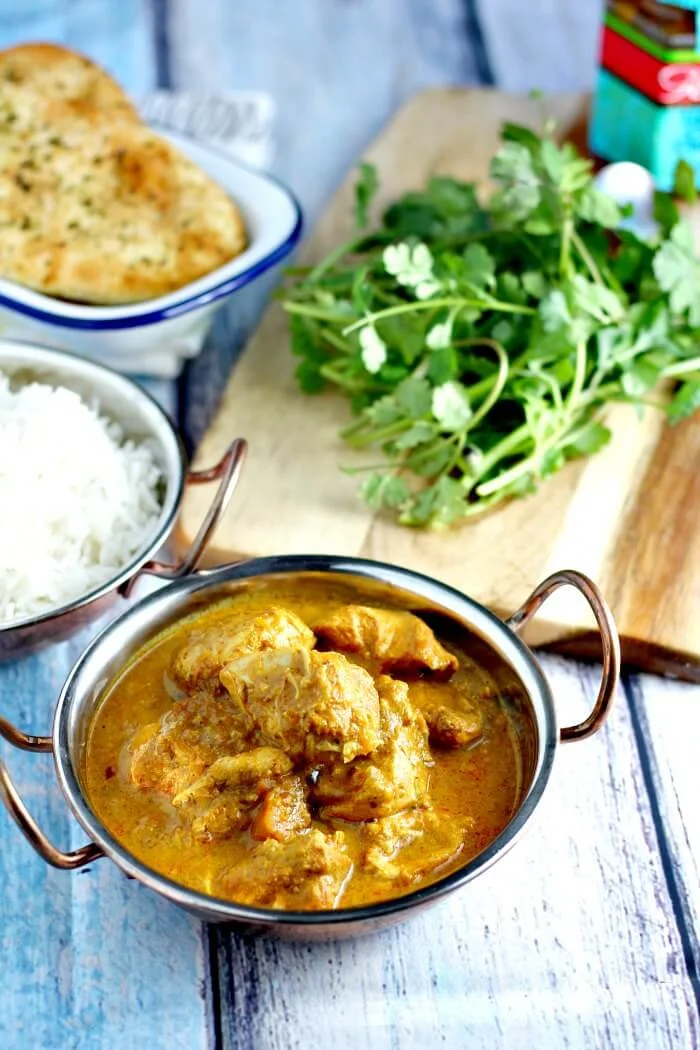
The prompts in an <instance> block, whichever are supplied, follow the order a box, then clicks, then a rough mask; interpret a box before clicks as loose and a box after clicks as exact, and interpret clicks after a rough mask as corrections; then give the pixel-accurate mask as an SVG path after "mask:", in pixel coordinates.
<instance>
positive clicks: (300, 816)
mask: <svg viewBox="0 0 700 1050" xmlns="http://www.w3.org/2000/svg"><path fill="white" fill-rule="evenodd" d="M306 796H307V788H306V786H305V784H304V781H303V780H302V779H301V777H299V776H296V775H294V774H292V775H290V776H286V777H282V779H281V780H280V781H278V783H277V784H275V786H274V787H273V788H271V789H270V791H268V793H267V794H266V795H265V798H264V799H263V800H262V802H261V803H260V807H259V809H258V811H257V813H256V814H255V819H254V820H253V823H252V825H251V828H250V834H251V836H252V838H254V839H258V840H262V839H277V841H278V842H286V841H287V839H290V838H292V837H293V836H294V835H296V833H297V832H298V831H303V830H304V828H308V827H310V826H311V814H310V813H309V807H308V805H307V804H306Z"/></svg>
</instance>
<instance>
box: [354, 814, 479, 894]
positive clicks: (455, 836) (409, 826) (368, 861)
mask: <svg viewBox="0 0 700 1050" xmlns="http://www.w3.org/2000/svg"><path fill="white" fill-rule="evenodd" d="M467 824H469V822H467ZM465 830H466V828H465V826H464V825H462V826H455V825H453V824H449V823H445V819H444V817H440V816H439V815H438V814H437V813H435V811H434V810H433V809H431V808H430V807H429V806H424V807H422V808H420V809H416V808H414V809H407V810H404V812H403V813H395V814H394V815H393V816H391V817H385V818H384V819H383V820H376V821H371V822H370V823H369V824H367V825H365V829H364V836H363V837H364V842H365V851H364V855H363V858H362V863H363V864H364V865H365V866H366V867H368V868H371V869H372V870H373V871H374V872H376V873H377V874H379V875H383V876H384V877H385V878H387V879H390V880H391V881H392V882H393V883H394V885H395V886H397V887H407V886H410V885H411V883H412V882H414V881H415V880H416V879H418V878H422V877H423V876H425V875H429V874H431V873H432V872H435V874H436V875H437V874H439V872H440V869H441V868H443V867H444V866H445V865H446V864H448V863H450V862H451V861H452V860H454V859H455V858H456V857H457V856H459V854H460V853H461V852H462V850H463V848H464V832H465ZM419 839H420V840H421V842H420V846H419V847H416V849H415V850H412V849H411V848H410V847H411V844H412V843H413V842H417V841H418V840H419ZM399 853H400V857H399V858H398V859H396V857H397V854H399Z"/></svg>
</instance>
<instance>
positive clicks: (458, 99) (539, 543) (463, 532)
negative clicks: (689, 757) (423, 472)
mask: <svg viewBox="0 0 700 1050" xmlns="http://www.w3.org/2000/svg"><path fill="white" fill-rule="evenodd" d="M584 105H585V104H584V100H583V98H582V96H579V95H560V96H551V97H550V98H549V99H548V100H547V102H546V109H547V112H548V113H549V114H552V115H554V116H556V117H557V118H558V120H559V122H560V128H561V130H562V133H563V134H566V133H568V132H570V131H571V132H575V130H576V128H577V127H580V123H581V118H582V114H583V111H584ZM541 118H542V104H541V103H539V102H535V101H532V100H530V99H527V98H523V97H522V96H517V95H507V94H504V93H501V92H495V91H485V90H465V89H448V90H435V91H430V92H426V93H423V94H421V95H418V96H416V97H415V98H414V99H413V100H412V101H411V102H409V103H408V104H407V105H406V106H405V107H404V108H403V109H402V110H401V111H400V112H399V114H398V116H397V117H396V118H395V120H394V121H393V122H392V123H391V124H390V125H389V127H388V128H387V130H386V131H384V132H383V133H382V134H381V135H380V136H379V138H378V139H377V140H376V142H375V143H374V144H373V145H372V146H371V147H370V149H369V150H368V152H367V157H368V159H369V160H371V161H373V162H374V163H376V164H377V166H378V168H379V171H380V175H381V191H380V195H379V199H378V201H377V202H376V210H377V212H379V211H380V210H381V209H382V208H383V207H384V206H385V205H386V204H387V203H388V202H389V201H390V200H392V199H393V198H394V197H396V196H397V194H399V193H402V192H403V191H405V190H407V189H409V188H415V187H420V186H422V185H424V184H425V181H426V179H427V178H428V177H429V176H430V175H431V174H433V173H450V174H454V175H456V176H459V177H461V178H464V179H477V180H483V179H484V178H485V175H486V172H487V168H488V161H489V158H490V157H491V155H492V154H493V152H494V150H495V149H496V147H497V141H498V129H499V126H500V124H501V122H502V121H503V120H504V119H510V120H519V121H522V122H525V123H529V124H533V125H537V124H538V122H540V121H541ZM353 183H354V175H353V174H352V173H351V174H350V176H349V177H348V180H347V181H346V183H345V184H344V185H343V186H342V187H341V189H340V191H339V192H338V194H337V195H336V197H335V198H334V200H333V201H332V203H331V205H330V207H329V208H328V210H327V212H326V214H325V216H324V218H323V219H322V220H321V222H320V224H319V226H318V228H317V229H316V231H315V233H314V234H313V236H312V238H311V239H310V241H309V242H308V244H307V245H306V249H305V259H306V260H315V259H317V258H319V257H321V256H322V255H324V254H325V253H326V252H327V251H328V250H329V249H330V248H331V247H332V246H334V245H337V244H338V243H340V242H341V241H343V240H344V239H346V238H347V237H348V236H349V235H350V232H351V222H352V218H351V212H352V209H351V201H352V187H353ZM295 363H296V362H295V359H294V358H293V356H292V354H291V353H290V348H289V338H288V335H287V321H286V317H285V315H284V313H283V311H282V310H281V308H280V307H279V306H278V305H272V306H271V307H270V308H269V309H268V311H267V313H266V315H265V317H264V319H263V322H262V325H261V326H260V328H259V330H258V332H257V333H256V335H255V337H254V338H253V340H252V341H251V343H250V344H249V346H248V347H247V349H246V350H245V352H244V354H243V356H242V358H241V360H240V362H239V363H238V365H237V366H236V368H235V369H234V371H233V374H232V376H231V378H230V381H229V384H228V387H227V389H226V391H225V394H224V397H223V401H222V404H221V407H220V409H219V412H218V414H217V416H216V417H215V419H214V421H213V423H212V425H211V426H210V428H209V430H208V432H207V434H206V435H205V437H204V439H203V441H202V443H201V445H200V447H199V450H198V453H197V464H198V465H199V466H202V465H205V464H210V463H211V462H213V461H214V460H215V459H216V458H217V457H218V456H219V455H220V454H221V453H222V451H223V450H224V448H225V446H226V445H227V443H228V442H229V441H230V440H231V438H232V437H234V436H236V435H244V436H245V437H247V438H248V440H249V443H250V456H249V460H248V464H247V467H246V469H245V472H244V477H243V480H242V482H241V486H240V489H239V492H238V493H237V495H236V497H235V501H234V507H233V509H232V510H230V511H229V513H228V514H227V516H226V518H225V520H224V522H223V523H222V525H221V527H220V529H219V531H218V533H217V535H216V537H215V540H214V545H215V550H213V552H212V558H213V559H214V560H218V561H220V560H226V559H230V558H231V557H238V556H245V555H265V554H277V553H293V552H296V553H301V552H313V553H334V554H345V555H360V556H365V557H370V558H377V559H380V560H386V561H392V562H396V563H398V564H400V565H404V566H409V567H411V568H413V569H417V570H419V571H421V572H425V573H427V574H429V575H431V576H434V577H436V578H438V579H440V580H443V581H445V582H448V583H450V584H452V585H453V586H455V587H457V588H459V589H461V590H463V591H465V592H467V593H468V594H470V595H471V596H473V597H474V598H476V599H477V600H479V601H481V602H483V603H485V604H487V605H488V606H490V607H491V608H492V609H494V610H495V611H496V612H497V613H499V614H507V613H510V612H512V611H513V610H514V609H515V608H516V607H517V606H518V605H519V604H520V603H521V602H522V601H523V600H524V599H525V598H526V597H527V595H528V593H529V592H530V590H531V589H532V588H533V587H534V586H535V585H536V584H537V583H538V582H539V581H540V580H542V579H543V578H544V577H545V576H547V575H548V574H549V573H550V572H553V571H554V570H556V569H561V568H576V569H580V570H582V571H584V572H587V573H588V574H589V575H590V576H592V577H593V578H594V579H595V580H597V581H598V583H599V584H600V586H601V587H602V589H603V592H604V593H605V594H606V595H607V597H608V599H609V600H610V602H611V605H612V607H613V611H614V612H615V614H616V616H617V618H618V622H619V626H620V630H621V633H622V635H623V638H624V642H625V646H626V655H627V657H628V660H629V661H630V662H634V663H635V664H637V665H639V666H642V667H647V668H654V669H656V670H663V671H667V672H670V673H674V674H677V675H680V676H683V677H689V678H693V677H696V678H700V529H698V528H697V523H696V520H695V508H697V507H698V506H699V505H700V477H699V476H698V472H697V463H698V452H700V421H698V420H692V421H690V422H688V423H686V424H684V425H683V426H679V427H676V428H669V427H667V426H666V425H665V423H664V420H663V417H662V416H661V414H660V413H659V412H658V411H656V410H653V409H648V410H647V411H646V412H645V413H644V415H643V417H642V418H640V417H639V414H638V413H637V411H636V410H635V409H633V408H631V407H629V406H617V407H615V408H614V409H612V410H611V412H610V413H609V417H608V421H609V423H610V425H611V428H612V431H613V439H612V441H611V442H610V444H609V446H608V447H607V448H606V449H605V450H604V451H603V452H602V453H600V454H599V455H597V456H594V457H592V458H590V459H585V460H581V461H579V462H578V463H574V464H571V465H570V466H568V467H567V468H566V469H565V470H564V471H562V472H561V473H560V474H559V475H557V476H556V477H554V478H553V479H551V480H549V481H547V483H546V484H544V485H542V487H541V488H540V490H539V492H538V493H537V494H536V495H534V496H532V497H529V498H528V499H525V500H519V501H513V502H512V503H510V504H509V505H507V506H505V507H503V508H500V509H498V510H496V511H494V512H492V513H491V514H489V515H488V516H486V517H484V518H483V519H481V520H477V521H474V522H472V523H469V524H466V525H463V526H460V527H457V528H453V529H451V530H449V531H441V532H425V531H417V530H408V529H404V528H400V527H399V526H397V525H395V524H394V523H393V522H392V521H391V520H389V518H388V517H386V516H385V515H383V514H373V513H372V512H371V511H369V510H368V509H367V508H366V507H365V506H364V504H363V503H362V502H361V501H360V499H359V497H358V495H357V485H358V481H357V477H353V476H350V475H348V474H347V473H344V472H343V471H342V470H341V469H340V467H341V465H343V466H356V465H358V464H359V463H361V462H362V459H361V457H360V454H358V453H354V452H353V451H352V450H350V449H348V448H347V446H345V445H344V444H343V443H342V442H341V441H340V440H339V438H338V430H339V428H340V427H341V426H342V424H343V423H344V422H345V421H346V420H347V419H348V418H349V408H348V404H347V402H346V401H345V399H343V398H341V397H339V396H337V395H335V394H323V395H320V396H316V397H308V396H305V395H302V394H301V393H300V392H299V390H298V388H297V385H296V382H295V380H294V377H293V370H294V366H295ZM364 455H365V456H366V455H367V454H366V453H365V454H364ZM364 461H365V462H367V460H366V459H365V460H364ZM210 498H211V493H210V492H207V491H206V489H203V488H202V487H197V488H193V489H192V490H191V491H190V492H189V493H188V495H187V497H186V501H185V505H184V508H183V513H182V518H181V523H180V538H181V539H182V540H183V541H186V540H187V539H188V538H190V537H191V536H192V535H193V534H194V531H195V530H196V527H197V525H198V523H199V522H200V520H201V518H202V516H203V513H204V511H205V508H206V505H207V503H208V500H209V499H210ZM592 626H593V624H592V620H591V617H590V614H589V612H588V610H587V609H586V607H585V604H584V602H583V601H582V599H581V598H580V597H579V596H578V595H577V594H576V593H575V592H571V591H562V592H559V593H558V594H557V595H556V596H555V597H553V598H552V599H551V601H550V602H548V603H547V604H546V605H545V606H544V608H543V610H542V611H541V613H540V614H539V616H538V617H537V618H536V620H535V621H534V622H533V623H532V625H531V628H530V633H529V635H528V636H527V637H528V640H529V641H530V642H531V643H532V644H549V645H558V646H561V645H566V646H569V645H571V646H573V647H575V648H576V650H577V651H578V652H579V653H582V654H589V653H590V654H595V652H596V650H597V639H596V636H595V632H593V631H592Z"/></svg>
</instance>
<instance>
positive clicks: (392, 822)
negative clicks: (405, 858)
mask: <svg viewBox="0 0 700 1050" xmlns="http://www.w3.org/2000/svg"><path fill="white" fill-rule="evenodd" d="M424 818H425V811H424V810H423V809H418V808H416V807H415V806H414V807H413V808H412V809H404V810H402V811H401V812H399V813H392V815H391V816H390V817H382V818H381V819H380V820H370V821H368V822H367V824H365V827H364V846H365V849H364V854H363V857H362V861H363V864H364V866H365V867H367V868H369V869H370V870H372V871H374V872H376V873H377V874H379V875H384V876H385V877H386V878H388V879H395V878H396V877H397V875H399V874H400V872H401V866H400V864H395V863H393V858H394V857H395V856H396V854H397V853H398V852H399V850H401V849H403V848H404V846H408V845H409V844H410V843H411V842H415V840H416V839H418V838H420V837H421V835H422V834H423V826H424Z"/></svg>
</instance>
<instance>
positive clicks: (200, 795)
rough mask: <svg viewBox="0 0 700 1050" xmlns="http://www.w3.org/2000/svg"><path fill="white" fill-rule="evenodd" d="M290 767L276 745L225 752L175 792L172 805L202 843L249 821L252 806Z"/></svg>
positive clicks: (236, 828) (239, 827) (243, 825)
mask: <svg viewBox="0 0 700 1050" xmlns="http://www.w3.org/2000/svg"><path fill="white" fill-rule="evenodd" d="M291 768H292V763H291V762H290V760H289V759H288V758H287V756H286V755H285V753H284V751H279V750H278V749H277V748H274V747H257V748H254V749H253V750H252V751H244V752H243V753H242V754H240V755H222V757H221V758H217V760H216V762H214V763H213V764H212V765H211V766H210V767H209V769H208V770H207V771H206V773H204V774H203V775H202V776H201V777H199V779H198V780H195V781H194V783H192V784H190V785H189V786H188V787H186V788H185V789H184V790H183V791H180V792H178V794H177V795H175V797H174V798H173V805H174V806H176V807H177V808H178V809H180V810H181V811H182V812H183V816H184V818H185V819H186V820H187V821H188V822H189V823H190V826H191V829H192V834H193V835H194V837H195V838H196V839H198V840H199V841H200V842H209V841H211V840H212V839H215V838H225V837H226V836H227V835H230V834H231V832H232V831H240V830H241V829H243V828H245V827H247V826H248V824H250V822H251V820H252V810H253V808H254V807H255V806H256V805H257V804H258V802H259V801H260V799H261V798H263V797H264V796H265V795H266V793H267V792H268V791H270V790H271V789H272V788H273V786H274V784H275V781H276V780H277V779H278V778H279V777H282V776H284V774H285V773H289V772H290V770H291Z"/></svg>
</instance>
